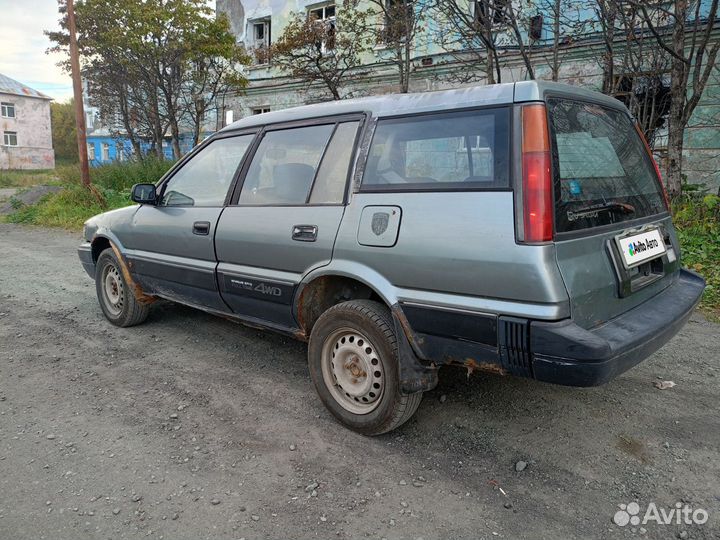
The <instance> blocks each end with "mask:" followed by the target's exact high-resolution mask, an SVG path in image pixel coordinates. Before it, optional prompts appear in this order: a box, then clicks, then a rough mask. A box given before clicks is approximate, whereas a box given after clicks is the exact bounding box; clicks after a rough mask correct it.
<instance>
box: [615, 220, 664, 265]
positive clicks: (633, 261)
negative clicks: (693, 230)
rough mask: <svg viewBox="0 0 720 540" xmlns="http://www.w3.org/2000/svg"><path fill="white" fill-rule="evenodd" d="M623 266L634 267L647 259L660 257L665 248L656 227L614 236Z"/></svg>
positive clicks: (661, 236)
mask: <svg viewBox="0 0 720 540" xmlns="http://www.w3.org/2000/svg"><path fill="white" fill-rule="evenodd" d="M615 242H616V243H617V246H618V250H619V251H620V254H621V255H622V262H623V264H624V265H625V268H635V267H637V266H640V265H642V264H644V263H646V262H647V261H651V260H652V259H657V258H658V257H662V256H663V255H664V254H665V252H666V251H667V248H666V247H665V241H664V239H663V235H662V234H660V230H659V229H657V228H656V227H653V228H648V229H645V230H643V231H640V232H638V233H633V234H628V235H624V236H623V235H621V236H616V237H615Z"/></svg>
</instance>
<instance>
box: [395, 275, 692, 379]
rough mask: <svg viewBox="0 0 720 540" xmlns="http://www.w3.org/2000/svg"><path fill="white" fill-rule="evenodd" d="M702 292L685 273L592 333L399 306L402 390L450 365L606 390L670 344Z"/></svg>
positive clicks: (560, 324) (562, 324) (564, 324)
mask: <svg viewBox="0 0 720 540" xmlns="http://www.w3.org/2000/svg"><path fill="white" fill-rule="evenodd" d="M704 288H705V281H704V280H703V278H701V277H700V276H698V275H697V274H695V273H693V272H690V271H688V270H681V271H680V272H679V273H678V276H677V277H676V278H675V280H674V282H673V283H672V284H671V285H669V286H668V287H667V288H665V289H664V290H663V291H662V292H660V293H658V294H657V295H656V296H654V297H652V298H650V299H649V300H647V301H646V302H643V303H642V304H640V305H639V306H637V307H635V308H634V309H631V310H629V311H627V312H626V313H623V314H622V315H620V316H619V317H616V318H614V319H611V320H609V321H607V322H606V323H604V324H602V325H600V326H598V327H595V328H592V329H590V330H586V329H584V328H581V327H580V326H578V325H577V324H575V323H574V322H573V321H572V320H571V319H566V320H562V321H555V322H546V321H538V320H529V319H523V318H519V317H503V316H500V317H494V316H491V315H478V314H469V313H467V312H465V313H458V312H447V311H443V310H442V309H438V308H435V309H433V308H430V307H429V306H428V307H425V308H422V309H420V308H418V307H417V306H409V305H400V306H398V308H394V315H395V316H396V319H397V323H398V324H396V327H397V329H398V335H399V331H400V330H402V331H403V332H404V334H405V337H406V338H407V341H408V345H409V347H406V348H405V351H404V352H405V353H412V355H410V354H405V355H402V356H403V358H405V361H403V359H402V358H401V373H405V375H406V376H404V378H403V381H405V378H407V379H408V380H407V381H405V382H404V384H403V388H405V389H408V391H409V390H410V389H412V388H414V387H417V388H416V389H415V390H412V391H417V389H423V390H425V389H428V388H431V387H432V386H431V384H430V383H429V382H428V380H429V379H428V377H427V376H426V375H427V374H426V373H425V372H427V371H428V370H429V369H437V367H439V366H440V365H448V364H454V365H462V366H464V367H466V368H468V369H469V370H483V371H490V372H493V373H498V374H502V375H505V374H510V375H517V376H521V377H529V378H533V379H537V380H539V381H545V382H551V383H555V384H562V385H566V386H596V385H600V384H603V383H606V382H608V381H609V380H611V379H613V378H614V377H616V376H618V375H619V374H621V373H622V372H624V371H626V370H628V369H630V368H631V367H633V366H635V365H637V364H639V363H640V362H642V361H643V360H644V359H645V358H647V357H648V356H650V355H651V354H652V353H654V352H655V351H656V350H658V349H659V348H660V347H662V346H663V345H664V344H665V343H666V342H667V341H668V340H670V338H672V337H673V336H674V335H675V334H676V333H677V332H678V331H679V330H680V328H682V326H683V325H684V324H685V323H686V322H687V320H688V318H689V317H690V314H691V313H692V311H693V309H694V308H695V306H697V304H698V302H699V301H700V297H701V296H702V292H703V289H704ZM404 368H405V370H404V371H403V369H404ZM431 382H432V381H431ZM415 383H416V384H415Z"/></svg>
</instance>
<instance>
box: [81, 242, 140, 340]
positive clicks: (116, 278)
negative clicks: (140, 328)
mask: <svg viewBox="0 0 720 540" xmlns="http://www.w3.org/2000/svg"><path fill="white" fill-rule="evenodd" d="M95 290H96V292H97V297H98V301H99V302H100V307H101V308H102V310H103V313H104V314H105V317H106V318H107V320H109V321H110V322H111V323H113V324H114V325H116V326H122V327H127V326H135V325H136V324H140V323H142V322H143V321H145V319H146V318H147V316H148V313H149V312H150V308H149V307H148V306H147V305H144V304H141V303H140V302H138V301H137V299H136V298H135V295H134V294H133V291H132V290H131V289H130V288H129V287H128V283H127V281H126V280H125V277H124V276H123V274H122V267H121V265H120V261H118V258H117V256H116V255H115V252H114V251H113V250H112V249H111V248H108V249H106V250H105V251H103V252H102V253H101V254H100V256H99V257H98V261H97V264H96V266H95Z"/></svg>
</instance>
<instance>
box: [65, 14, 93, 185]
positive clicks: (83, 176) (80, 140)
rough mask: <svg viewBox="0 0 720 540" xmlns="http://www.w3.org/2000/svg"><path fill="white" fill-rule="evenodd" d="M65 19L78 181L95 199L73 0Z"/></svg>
mask: <svg viewBox="0 0 720 540" xmlns="http://www.w3.org/2000/svg"><path fill="white" fill-rule="evenodd" d="M67 18H68V30H69V31H70V67H71V71H72V79H73V96H74V97H75V128H76V131H77V145H78V156H79V158H80V180H81V181H82V185H83V186H85V187H86V188H87V189H89V190H90V191H92V192H93V194H94V195H95V196H96V197H97V196H98V195H100V194H99V193H97V190H94V189H93V187H92V185H91V184H90V167H89V165H88V155H87V139H86V137H85V107H84V106H83V92H82V79H81V78H80V53H79V52H78V44H77V30H76V28H75V6H74V3H73V0H67Z"/></svg>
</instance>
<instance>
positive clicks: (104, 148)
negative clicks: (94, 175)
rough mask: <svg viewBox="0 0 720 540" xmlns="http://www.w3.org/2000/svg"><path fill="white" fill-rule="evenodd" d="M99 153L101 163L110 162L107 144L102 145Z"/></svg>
mask: <svg viewBox="0 0 720 540" xmlns="http://www.w3.org/2000/svg"><path fill="white" fill-rule="evenodd" d="M100 151H101V154H100V157H101V161H110V145H109V144H108V143H102V146H101V147H100Z"/></svg>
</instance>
